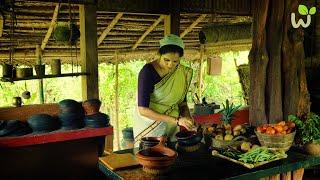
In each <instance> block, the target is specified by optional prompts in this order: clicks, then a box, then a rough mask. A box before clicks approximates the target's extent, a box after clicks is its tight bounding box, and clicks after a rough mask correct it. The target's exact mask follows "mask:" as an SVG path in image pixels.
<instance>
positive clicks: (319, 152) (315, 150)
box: [304, 143, 320, 156]
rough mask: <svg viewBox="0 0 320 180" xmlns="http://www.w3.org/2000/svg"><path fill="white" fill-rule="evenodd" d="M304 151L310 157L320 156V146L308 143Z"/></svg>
mask: <svg viewBox="0 0 320 180" xmlns="http://www.w3.org/2000/svg"><path fill="white" fill-rule="evenodd" d="M304 150H305V151H306V152H307V153H308V154H310V155H313V156H320V144H317V143H307V144H305V145H304Z"/></svg>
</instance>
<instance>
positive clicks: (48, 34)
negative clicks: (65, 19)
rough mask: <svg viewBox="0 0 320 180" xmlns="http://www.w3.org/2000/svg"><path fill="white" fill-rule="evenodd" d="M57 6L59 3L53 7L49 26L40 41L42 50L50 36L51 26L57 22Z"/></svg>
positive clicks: (58, 6)
mask: <svg viewBox="0 0 320 180" xmlns="http://www.w3.org/2000/svg"><path fill="white" fill-rule="evenodd" d="M59 8H60V4H57V5H56V7H55V8H54V11H53V16H52V20H51V23H50V27H49V29H48V32H47V34H46V36H45V37H44V39H43V41H42V43H41V50H44V49H45V48H46V45H47V43H48V40H49V38H50V36H51V34H52V31H53V28H54V27H55V25H56V24H57V18H58V14H59Z"/></svg>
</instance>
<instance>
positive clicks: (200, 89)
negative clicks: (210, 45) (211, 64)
mask: <svg viewBox="0 0 320 180" xmlns="http://www.w3.org/2000/svg"><path fill="white" fill-rule="evenodd" d="M203 56H204V45H203V44H201V45H200V66H199V76H198V78H199V79H198V97H199V99H200V100H201V99H202V89H203V70H204V64H203Z"/></svg>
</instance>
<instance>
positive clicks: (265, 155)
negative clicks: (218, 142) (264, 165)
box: [238, 147, 287, 164]
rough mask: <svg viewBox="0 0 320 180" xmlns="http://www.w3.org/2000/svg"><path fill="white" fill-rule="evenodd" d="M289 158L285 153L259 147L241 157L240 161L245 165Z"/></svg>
mask: <svg viewBox="0 0 320 180" xmlns="http://www.w3.org/2000/svg"><path fill="white" fill-rule="evenodd" d="M283 157H287V155H286V154H285V152H283V151H272V150H270V149H268V148H267V147H257V148H255V149H253V150H250V151H248V152H246V153H244V154H241V155H240V156H239V159H238V160H239V161H242V162H244V163H250V164H254V163H258V162H263V161H271V160H274V159H276V158H283Z"/></svg>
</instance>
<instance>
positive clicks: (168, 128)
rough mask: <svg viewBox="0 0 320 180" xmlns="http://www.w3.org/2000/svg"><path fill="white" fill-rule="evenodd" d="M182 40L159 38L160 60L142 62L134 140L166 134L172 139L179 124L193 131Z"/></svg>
mask: <svg viewBox="0 0 320 180" xmlns="http://www.w3.org/2000/svg"><path fill="white" fill-rule="evenodd" d="M184 47H185V46H184V43H183V41H182V39H181V38H180V37H178V36H176V35H173V34H170V35H168V36H165V37H164V38H163V39H161V40H160V49H159V54H160V59H158V60H155V61H153V62H151V63H148V64H146V65H144V67H143V68H142V69H141V71H140V73H139V79H138V108H137V112H136V115H137V117H136V118H135V121H134V127H133V130H134V136H135V142H138V141H139V140H140V139H141V138H142V137H146V136H148V137H151V136H163V135H164V136H167V137H168V138H169V140H171V141H175V133H176V132H178V130H179V128H178V127H179V126H183V127H185V128H186V129H187V130H195V126H194V125H193V119H192V117H191V115H190V112H189V108H188V105H187V101H186V95H187V92H188V88H189V86H190V82H191V78H192V69H191V68H188V67H186V66H183V65H181V64H180V58H181V57H182V56H183V51H184Z"/></svg>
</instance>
